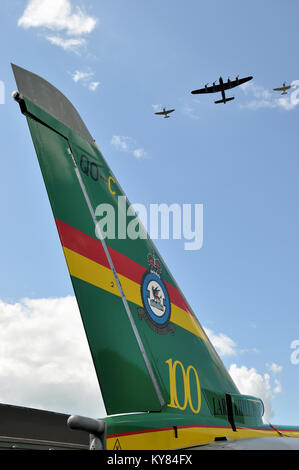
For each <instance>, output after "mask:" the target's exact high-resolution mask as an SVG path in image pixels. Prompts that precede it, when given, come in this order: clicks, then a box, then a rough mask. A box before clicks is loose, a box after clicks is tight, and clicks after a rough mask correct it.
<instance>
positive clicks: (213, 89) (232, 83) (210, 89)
mask: <svg viewBox="0 0 299 470" xmlns="http://www.w3.org/2000/svg"><path fill="white" fill-rule="evenodd" d="M252 78H253V77H246V78H239V77H238V76H237V77H236V78H235V80H230V79H229V78H228V79H227V82H225V83H224V82H223V78H222V77H219V85H216V82H214V83H213V85H212V86H208V84H206V85H205V86H204V88H200V89H199V90H193V91H191V93H192V94H193V95H199V94H200V95H203V94H205V93H217V92H218V91H220V92H221V95H222V99H221V100H218V101H215V102H214V103H215V104H218V103H224V104H225V103H227V102H228V101H231V100H233V99H235V97H234V96H231V97H230V98H226V96H225V90H230V89H231V88H235V87H236V86H239V85H242V84H243V83H246V82H249V80H251V79H252Z"/></svg>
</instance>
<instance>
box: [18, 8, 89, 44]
mask: <svg viewBox="0 0 299 470" xmlns="http://www.w3.org/2000/svg"><path fill="white" fill-rule="evenodd" d="M96 24H97V19H96V18H94V17H92V16H89V15H87V14H86V13H85V12H84V11H83V10H82V9H81V8H80V7H78V6H73V5H72V3H71V1H70V0H29V2H28V3H27V6H26V8H25V10H24V13H23V15H22V16H21V18H20V19H19V20H18V26H20V27H22V28H25V29H29V28H36V29H41V30H46V31H47V30H48V31H49V30H51V31H55V32H56V33H60V35H54V36H53V35H50V36H49V35H48V34H47V35H46V36H45V38H46V39H47V40H48V41H49V42H51V44H55V45H56V46H60V47H62V48H63V49H64V50H71V51H74V52H78V48H79V47H80V46H82V45H85V44H86V41H85V40H84V39H83V36H85V35H87V34H90V33H91V32H92V31H93V30H94V28H95V27H96ZM62 34H63V36H62ZM71 36H72V37H71Z"/></svg>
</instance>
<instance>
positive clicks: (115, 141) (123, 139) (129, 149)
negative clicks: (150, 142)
mask: <svg viewBox="0 0 299 470" xmlns="http://www.w3.org/2000/svg"><path fill="white" fill-rule="evenodd" d="M111 145H113V147H115V148H116V149H117V150H120V151H121V152H126V153H130V154H131V155H133V157H135V158H137V159H141V158H145V157H146V156H147V153H146V151H145V150H144V149H143V148H138V146H136V142H135V140H134V139H132V138H131V137H127V136H123V135H114V136H113V137H112V139H111Z"/></svg>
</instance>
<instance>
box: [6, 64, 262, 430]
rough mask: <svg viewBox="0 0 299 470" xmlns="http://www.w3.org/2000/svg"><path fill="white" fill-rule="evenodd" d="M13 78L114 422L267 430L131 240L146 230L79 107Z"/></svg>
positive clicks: (146, 247) (158, 268)
mask: <svg viewBox="0 0 299 470" xmlns="http://www.w3.org/2000/svg"><path fill="white" fill-rule="evenodd" d="M13 71H14V74H15V77H16V81H17V84H18V90H19V93H18V94H17V95H15V99H16V100H17V101H18V102H19V104H20V108H21V111H22V113H23V114H24V115H25V117H26V119H27V122H28V125H29V128H30V132H31V137H32V140H33V143H34V146H35V150H36V154H37V157H38V161H39V164H40V168H41V171H42V175H43V178H44V181H45V185H46V189H47V192H48V196H49V200H50V203H51V207H52V211H53V215H54V218H55V222H56V226H57V230H58V233H59V237H60V241H61V244H62V248H63V253H64V256H65V259H66V262H67V266H68V269H69V273H70V277H71V280H72V284H73V288H74V292H75V295H76V298H77V302H78V305H79V309H80V313H81V317H82V321H83V325H84V328H85V332H86V336H87V339H88V342H89V346H90V351H91V354H92V358H93V362H94V366H95V370H96V373H97V377H98V381H99V384H100V387H101V392H102V396H103V399H104V403H105V406H106V410H107V413H108V414H119V413H130V412H139V411H141V412H146V411H151V412H152V411H161V410H163V412H165V413H164V415H166V417H167V416H168V421H169V419H170V420H171V418H169V416H170V415H171V414H172V413H177V414H178V413H179V414H183V413H187V414H188V415H189V416H192V415H194V416H195V417H196V416H200V417H203V418H205V421H206V422H207V421H208V422H211V423H214V424H215V423H216V424H217V425H219V426H220V427H221V426H230V424H229V423H230V422H231V421H232V420H233V419H234V420H237V421H240V419H242V420H243V422H245V421H244V420H245V418H246V422H247V423H248V422H251V423H252V424H253V423H254V424H256V423H257V422H260V421H261V410H262V406H261V404H260V402H259V400H256V399H252V398H248V397H242V396H241V395H240V394H239V391H238V389H237V387H236V386H235V384H234V383H233V381H232V379H231V377H230V375H229V373H228V372H227V370H226V369H225V367H224V365H223V363H222V361H221V359H220V357H219V356H218V354H217V353H216V351H215V349H214V347H213V345H212V344H211V343H210V341H209V339H208V337H207V335H206V333H205V331H204V330H203V328H202V327H201V325H200V323H199V321H198V320H197V317H196V316H195V314H194V313H193V311H192V309H191V307H190V306H189V305H188V303H187V301H186V299H185V297H184V296H183V294H182V292H181V291H180V289H179V287H178V285H177V284H176V282H175V280H174V278H173V276H172V275H171V273H170V271H169V270H168V268H167V266H166V264H165V263H164V261H163V260H162V258H161V256H160V254H159V253H158V251H157V249H156V247H155V245H154V244H153V242H152V241H151V240H150V238H149V237H148V235H147V234H146V233H144V232H143V236H137V237H133V236H129V233H132V228H131V227H132V225H134V227H135V229H136V230H137V228H138V227H137V225H138V224H140V222H139V220H138V218H137V217H136V214H135V213H133V214H132V206H131V205H130V203H129V201H128V199H127V198H126V196H125V194H124V193H123V191H122V189H121V187H120V185H119V184H118V182H117V180H116V177H115V176H114V174H113V173H112V171H111V169H110V168H109V166H108V165H107V163H106V161H105V160H104V158H103V156H102V154H101V152H100V150H99V148H98V147H97V145H96V144H95V142H94V140H93V137H92V136H91V134H90V133H89V131H88V129H87V128H86V126H85V124H84V123H83V121H82V119H81V118H80V116H79V114H78V112H77V111H76V109H75V108H74V106H73V105H72V104H71V103H70V102H69V101H68V100H67V99H66V98H65V97H64V95H62V93H61V92H59V90H57V89H56V88H55V87H53V86H52V85H51V84H50V83H48V82H46V81H45V80H44V79H42V78H41V77H38V76H37V75H34V74H32V73H31V72H28V71H26V70H24V69H21V68H19V67H16V66H13ZM230 99H232V98H230ZM108 216H109V217H108ZM112 220H113V221H114V224H113V226H111V221H112ZM109 221H110V222H109ZM107 226H109V227H110V229H111V232H112V233H110V234H109V233H108V230H107ZM104 227H106V237H104V236H103V231H104ZM113 228H114V230H112V229H113ZM115 229H116V230H115ZM135 229H134V230H135ZM139 229H141V225H139ZM134 230H133V232H134ZM136 230H135V231H136ZM141 232H142V230H140V232H139V233H140V235H141ZM199 413H200V415H199ZM234 413H235V415H234ZM233 415H234V416H233ZM247 418H248V419H247ZM168 421H167V422H168Z"/></svg>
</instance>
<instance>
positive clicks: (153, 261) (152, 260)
mask: <svg viewBox="0 0 299 470" xmlns="http://www.w3.org/2000/svg"><path fill="white" fill-rule="evenodd" d="M147 261H148V264H149V270H150V272H151V273H154V274H157V276H159V277H160V275H161V271H162V267H161V263H160V260H159V259H158V258H156V257H155V255H154V254H148V255H147Z"/></svg>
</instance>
